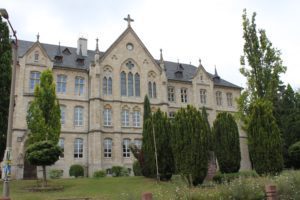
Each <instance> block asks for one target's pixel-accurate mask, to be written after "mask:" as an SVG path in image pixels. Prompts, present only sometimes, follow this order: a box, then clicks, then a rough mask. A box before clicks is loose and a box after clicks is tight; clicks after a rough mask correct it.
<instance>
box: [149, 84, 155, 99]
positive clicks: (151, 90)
mask: <svg viewBox="0 0 300 200" xmlns="http://www.w3.org/2000/svg"><path fill="white" fill-rule="evenodd" d="M148 95H149V98H156V83H155V82H151V81H149V82H148Z"/></svg>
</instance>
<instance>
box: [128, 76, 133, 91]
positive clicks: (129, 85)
mask: <svg viewBox="0 0 300 200" xmlns="http://www.w3.org/2000/svg"><path fill="white" fill-rule="evenodd" d="M128 96H133V75H132V73H131V72H129V73H128Z"/></svg>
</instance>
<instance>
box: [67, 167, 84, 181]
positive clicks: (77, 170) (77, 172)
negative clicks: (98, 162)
mask: <svg viewBox="0 0 300 200" xmlns="http://www.w3.org/2000/svg"><path fill="white" fill-rule="evenodd" d="M69 175H70V176H75V178H77V177H80V176H83V175H84V170H83V167H82V166H81V165H72V166H71V167H70V170H69Z"/></svg>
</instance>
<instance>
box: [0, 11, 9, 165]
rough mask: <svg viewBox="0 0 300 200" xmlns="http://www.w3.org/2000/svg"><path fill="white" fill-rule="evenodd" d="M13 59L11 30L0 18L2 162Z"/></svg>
mask: <svg viewBox="0 0 300 200" xmlns="http://www.w3.org/2000/svg"><path fill="white" fill-rule="evenodd" d="M11 59H12V52H11V45H10V41H9V29H8V26H7V24H6V23H5V22H3V21H2V17H1V16H0V94H1V98H0V161H2V159H3V155H4V151H5V147H6V134H7V125H8V112H9V110H8V108H9V96H10V84H11Z"/></svg>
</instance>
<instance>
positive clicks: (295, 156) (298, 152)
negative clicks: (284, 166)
mask: <svg viewBox="0 0 300 200" xmlns="http://www.w3.org/2000/svg"><path fill="white" fill-rule="evenodd" d="M289 155H290V158H291V164H292V166H293V167H294V168H295V169H300V141H298V142H296V143H295V144H292V145H291V146H290V147H289Z"/></svg>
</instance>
